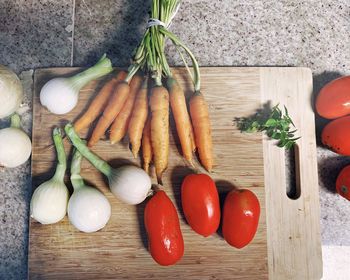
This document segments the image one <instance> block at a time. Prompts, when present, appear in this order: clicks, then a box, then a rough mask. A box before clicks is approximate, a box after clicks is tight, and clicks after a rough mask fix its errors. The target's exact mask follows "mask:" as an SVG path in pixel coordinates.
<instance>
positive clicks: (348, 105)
mask: <svg viewBox="0 0 350 280" xmlns="http://www.w3.org/2000/svg"><path fill="white" fill-rule="evenodd" d="M316 110H317V113H318V114H319V115H320V116H322V117H324V118H326V119H336V118H339V117H343V116H346V115H349V114H350V76H346V77H341V78H339V79H336V80H334V81H331V82H330V83H328V84H327V85H325V86H324V87H323V88H322V89H321V91H320V93H319V94H318V96H317V99H316Z"/></svg>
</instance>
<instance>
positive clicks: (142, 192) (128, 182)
mask: <svg viewBox="0 0 350 280" xmlns="http://www.w3.org/2000/svg"><path fill="white" fill-rule="evenodd" d="M65 131H66V134H67V136H68V137H69V139H70V140H71V142H72V143H73V145H74V146H75V147H76V148H77V149H78V150H79V152H80V153H81V154H82V155H83V156H84V157H85V158H86V159H87V160H89V161H90V162H91V163H92V164H93V165H94V166H95V167H96V168H97V169H98V170H99V171H101V172H102V173H103V174H104V175H105V176H106V177H107V178H108V183H109V187H110V189H111V192H112V193H113V194H114V195H115V196H116V197H117V198H118V199H120V200H121V201H123V202H125V203H128V204H139V203H141V202H142V201H144V200H145V199H146V197H147V196H148V194H149V192H150V190H151V187H152V182H151V178H150V177H149V176H148V174H147V173H146V172H145V171H144V170H143V169H141V168H139V167H137V166H134V165H126V166H122V167H119V168H116V169H114V168H112V167H111V166H110V165H109V164H108V163H107V162H105V161H104V160H102V159H101V158H99V157H98V156H96V155H95V154H94V153H92V152H91V151H90V150H89V148H88V147H87V146H86V145H85V143H84V142H83V141H82V140H81V139H80V138H79V136H78V135H77V134H76V132H75V131H74V128H73V125H72V124H67V125H66V126H65Z"/></svg>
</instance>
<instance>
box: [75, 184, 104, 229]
mask: <svg viewBox="0 0 350 280" xmlns="http://www.w3.org/2000/svg"><path fill="white" fill-rule="evenodd" d="M110 217H111V205H110V204H109V201H108V200H107V198H106V197H105V196H104V195H103V194H102V193H101V192H100V191H99V190H97V189H95V188H93V187H90V186H82V187H80V188H78V189H77V190H74V192H73V194H72V196H71V198H70V199H69V203H68V218H69V221H70V222H71V223H72V225H73V226H75V227H76V228H77V229H78V230H80V231H83V232H95V231H98V230H100V229H102V228H104V227H105V225H106V224H107V223H108V221H109V219H110Z"/></svg>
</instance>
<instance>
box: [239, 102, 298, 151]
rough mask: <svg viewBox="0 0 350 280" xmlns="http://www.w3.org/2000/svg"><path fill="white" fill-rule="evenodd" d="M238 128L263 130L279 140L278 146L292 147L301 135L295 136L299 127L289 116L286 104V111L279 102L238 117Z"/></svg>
mask: <svg viewBox="0 0 350 280" xmlns="http://www.w3.org/2000/svg"><path fill="white" fill-rule="evenodd" d="M235 121H236V123H237V126H238V128H239V129H240V131H241V132H248V133H252V132H262V131H265V133H266V135H267V136H268V137H270V138H272V139H275V140H278V143H277V146H278V147H280V148H283V147H285V148H286V149H291V148H292V147H293V146H294V144H295V142H296V140H298V139H299V138H300V137H295V136H294V134H295V132H296V131H297V129H293V130H291V127H294V128H295V125H294V123H293V121H292V119H291V117H290V116H289V113H288V110H287V108H286V106H284V113H283V112H282V110H281V109H280V108H279V104H277V105H276V106H274V107H272V108H268V110H266V108H265V110H258V111H257V112H256V114H254V115H253V116H250V117H244V118H236V119H235Z"/></svg>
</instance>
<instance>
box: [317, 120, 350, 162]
mask: <svg viewBox="0 0 350 280" xmlns="http://www.w3.org/2000/svg"><path fill="white" fill-rule="evenodd" d="M349 139H350V116H347V117H342V118H339V119H336V120H333V121H331V122H330V123H328V124H327V125H326V126H325V127H324V129H323V131H322V143H323V144H324V145H326V146H328V147H329V148H330V149H332V150H333V151H334V152H336V153H338V154H341V155H345V156H350V141H349Z"/></svg>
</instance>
